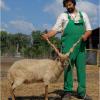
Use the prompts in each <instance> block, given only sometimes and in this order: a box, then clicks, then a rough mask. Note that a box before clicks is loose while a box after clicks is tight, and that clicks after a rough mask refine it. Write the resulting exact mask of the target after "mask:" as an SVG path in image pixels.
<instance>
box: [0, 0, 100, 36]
mask: <svg viewBox="0 0 100 100" xmlns="http://www.w3.org/2000/svg"><path fill="white" fill-rule="evenodd" d="M62 1H63V0H0V9H1V14H0V19H1V23H0V30H4V31H7V32H10V33H12V34H14V33H18V32H21V33H24V34H31V32H32V31H33V30H34V31H35V30H41V31H44V30H45V29H48V30H50V29H51V28H52V27H53V26H54V24H55V23H56V19H57V17H58V16H59V14H60V13H63V12H64V11H66V9H65V8H63V4H62ZM76 1H77V5H76V7H77V9H79V10H81V11H84V12H86V13H87V15H88V17H89V19H90V23H91V26H92V29H95V28H98V27H100V25H99V18H100V1H99V0H76Z"/></svg>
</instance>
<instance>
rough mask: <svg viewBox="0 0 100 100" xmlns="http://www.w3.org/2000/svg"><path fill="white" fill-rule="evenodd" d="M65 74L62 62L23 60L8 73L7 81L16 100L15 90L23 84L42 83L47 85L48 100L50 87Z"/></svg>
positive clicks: (46, 94) (46, 98) (15, 64)
mask: <svg viewBox="0 0 100 100" xmlns="http://www.w3.org/2000/svg"><path fill="white" fill-rule="evenodd" d="M62 72H63V64H62V62H61V60H51V59H22V60H19V61H16V62H15V63H14V64H13V65H12V66H11V68H10V69H9V71H8V74H7V79H8V81H9V83H10V85H11V94H12V98H13V100H15V96H14V93H13V91H14V89H15V88H16V87H18V86H19V85H21V84H22V83H26V82H27V83H28V82H29V83H30V82H38V81H42V82H43V83H44V85H45V100H48V85H49V83H52V82H55V81H56V80H57V79H58V78H59V76H60V75H61V73H62Z"/></svg>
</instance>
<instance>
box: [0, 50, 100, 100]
mask: <svg viewBox="0 0 100 100" xmlns="http://www.w3.org/2000/svg"><path fill="white" fill-rule="evenodd" d="M91 55H92V56H91ZM91 57H93V58H91ZM19 59H23V58H18V57H13V58H12V57H1V70H0V71H1V75H0V78H1V81H0V85H1V93H0V95H1V96H0V97H1V98H0V100H8V99H9V100H11V97H10V96H11V95H10V93H9V91H8V88H9V84H8V81H7V77H6V76H7V72H8V69H9V68H10V66H11V65H12V64H13V63H14V62H15V61H17V60H19ZM89 61H90V62H89ZM99 67H100V50H94V49H87V67H86V73H87V88H88V89H87V93H88V94H89V95H91V96H92V98H93V100H99V94H100V93H99V92H100V91H99V89H100V87H99V85H100V83H99V81H100V79H99ZM75 70H76V69H75V68H74V71H73V74H74V75H73V76H74V90H76V88H77V77H76V76H77V75H76V71H75ZM44 94H45V92H44V86H43V83H41V82H40V83H38V82H37V83H32V84H22V85H20V86H19V87H18V88H16V90H15V95H16V100H44ZM74 94H75V93H74ZM48 95H49V100H61V96H62V95H63V73H62V75H61V76H60V78H59V79H58V81H57V82H56V83H51V84H50V85H49V92H48ZM72 100H78V99H77V98H76V97H75V95H73V97H72Z"/></svg>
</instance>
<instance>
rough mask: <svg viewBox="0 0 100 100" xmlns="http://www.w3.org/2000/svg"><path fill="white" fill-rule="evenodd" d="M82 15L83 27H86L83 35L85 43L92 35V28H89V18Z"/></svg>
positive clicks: (84, 14)
mask: <svg viewBox="0 0 100 100" xmlns="http://www.w3.org/2000/svg"><path fill="white" fill-rule="evenodd" d="M82 14H83V19H84V22H85V27H86V32H85V33H84V35H83V41H86V40H87V39H88V37H89V36H90V35H91V33H92V28H91V25H90V21H89V17H88V16H87V14H86V13H84V12H83V13H82Z"/></svg>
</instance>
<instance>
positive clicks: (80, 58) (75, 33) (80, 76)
mask: <svg viewBox="0 0 100 100" xmlns="http://www.w3.org/2000/svg"><path fill="white" fill-rule="evenodd" d="M79 14H80V20H79V23H74V20H72V19H71V18H70V16H69V15H68V19H69V22H68V24H67V26H66V28H65V29H64V33H63V35H62V37H61V43H62V53H64V54H65V53H67V52H68V51H69V49H70V48H71V47H72V45H73V44H74V43H76V42H77V40H78V39H79V38H80V37H81V36H82V35H83V34H84V33H85V31H86V29H85V23H84V21H83V16H82V14H81V12H79ZM85 53H86V52H85V42H83V41H81V42H80V43H79V44H78V45H77V47H76V48H75V49H74V52H73V53H72V54H71V55H70V61H71V66H72V68H73V66H74V64H75V66H76V70H77V80H78V89H77V92H78V94H79V95H80V96H84V95H85V93H86V72H85V68H86V61H85V60H86V59H85V57H86V54H85ZM71 66H70V65H69V66H68V68H65V70H64V91H65V92H72V91H73V71H72V68H71Z"/></svg>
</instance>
